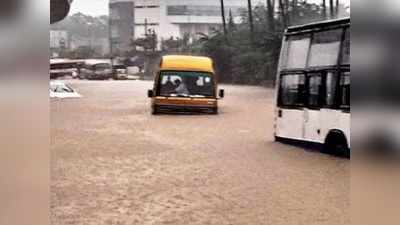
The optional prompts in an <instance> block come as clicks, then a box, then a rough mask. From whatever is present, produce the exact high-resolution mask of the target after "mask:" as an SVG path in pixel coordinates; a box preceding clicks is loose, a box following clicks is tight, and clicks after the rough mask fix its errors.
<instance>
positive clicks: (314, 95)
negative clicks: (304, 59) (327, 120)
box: [303, 72, 323, 142]
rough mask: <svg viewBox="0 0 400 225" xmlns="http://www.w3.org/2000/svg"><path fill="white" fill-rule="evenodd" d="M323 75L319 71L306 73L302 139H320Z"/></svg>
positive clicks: (317, 140)
mask: <svg viewBox="0 0 400 225" xmlns="http://www.w3.org/2000/svg"><path fill="white" fill-rule="evenodd" d="M322 91H323V77H322V73H321V72H316V73H308V74H307V94H306V107H305V108H304V118H303V121H304V139H305V140H307V141H313V142H320V141H321V118H320V117H321V107H322V104H323V98H322V96H323V95H322Z"/></svg>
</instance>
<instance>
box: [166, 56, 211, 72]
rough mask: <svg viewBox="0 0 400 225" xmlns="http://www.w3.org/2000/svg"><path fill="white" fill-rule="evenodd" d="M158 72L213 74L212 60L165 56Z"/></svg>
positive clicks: (198, 57) (199, 57) (196, 57)
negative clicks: (176, 71) (173, 71)
mask: <svg viewBox="0 0 400 225" xmlns="http://www.w3.org/2000/svg"><path fill="white" fill-rule="evenodd" d="M160 70H178V71H199V72H209V73H214V69H213V62H212V59H210V58H208V57H201V56H185V55H167V56H163V57H162V59H161V63H160Z"/></svg>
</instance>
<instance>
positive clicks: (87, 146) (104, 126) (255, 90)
mask: <svg viewBox="0 0 400 225" xmlns="http://www.w3.org/2000/svg"><path fill="white" fill-rule="evenodd" d="M70 85H71V86H72V87H74V88H75V89H76V90H77V91H78V92H79V93H80V94H82V95H83V98H80V99H61V100H56V99H52V100H51V154H52V160H51V193H52V196H51V219H52V224H53V225H64V224H85V225H101V224H108V225H113V224H115V225H117V224H118V225H124V224H126V225H133V224H138V225H150V224H151V225H158V224H160V225H161V224H172V225H192V224H193V225H196V224H213V225H225V224H226V225H243V224H249V225H261V224H272V225H280V224H282V225H292V224H296V225H297V224H304V225H312V224H315V225H324V224H329V225H331V224H332V225H334V224H335V225H336V224H349V223H350V216H349V214H350V212H349V211H350V198H349V193H350V179H349V178H350V161H349V160H348V159H343V158H338V157H334V156H329V155H325V154H321V153H319V152H315V151H310V150H306V149H302V148H298V147H293V146H289V145H285V144H280V143H275V142H273V121H274V120H273V90H271V89H266V88H261V87H253V86H229V85H227V86H223V88H224V89H225V92H226V97H225V98H224V99H223V100H222V101H221V102H220V107H221V108H220V114H219V115H157V116H153V115H151V113H150V100H149V99H147V98H146V94H147V93H146V91H147V89H149V88H150V87H151V86H152V83H151V82H146V81H71V84H70Z"/></svg>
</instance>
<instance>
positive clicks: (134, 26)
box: [110, 0, 247, 49]
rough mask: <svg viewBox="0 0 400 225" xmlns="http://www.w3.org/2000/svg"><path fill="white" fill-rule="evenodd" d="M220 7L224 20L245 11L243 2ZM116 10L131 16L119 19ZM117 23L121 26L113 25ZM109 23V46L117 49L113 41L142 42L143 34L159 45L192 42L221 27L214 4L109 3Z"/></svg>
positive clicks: (231, 0) (192, 0)
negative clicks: (168, 41) (170, 41)
mask: <svg viewBox="0 0 400 225" xmlns="http://www.w3.org/2000/svg"><path fill="white" fill-rule="evenodd" d="M121 2H125V3H126V5H125V6H122V3H121ZM128 2H129V6H128ZM224 3H225V14H226V19H228V16H229V14H230V12H231V13H232V15H233V16H234V17H237V16H239V12H240V9H246V7H247V1H243V0H225V1H224ZM117 5H121V6H117ZM132 7H133V10H131V8H132ZM116 8H124V9H123V10H126V11H129V12H131V14H129V15H127V16H122V14H123V13H122V11H123V10H122V9H118V10H117V9H116ZM127 14H128V13H127ZM118 20H120V21H124V22H117V21H118ZM110 21H111V22H110V24H111V26H110V27H111V28H110V33H111V35H110V36H111V39H112V41H113V42H112V43H113V46H117V41H116V40H117V39H118V40H119V42H118V43H119V44H120V43H128V40H129V42H131V40H132V39H137V38H143V37H145V34H146V33H148V32H151V33H152V32H153V31H154V32H155V34H156V35H157V38H158V42H159V43H160V42H161V41H162V40H166V39H170V38H171V37H172V38H183V37H184V36H185V35H186V36H188V37H189V38H190V40H193V39H196V38H197V37H198V34H199V33H203V34H207V35H208V34H210V33H211V32H212V31H213V29H221V27H222V19H221V6H220V1H218V0H201V1H199V0H110ZM129 22H130V23H131V24H130V25H129ZM117 23H120V24H121V25H120V26H121V27H122V24H123V26H124V27H125V28H124V30H125V31H126V33H124V35H122V34H121V33H120V31H119V30H122V29H121V28H119V27H118V26H117V25H115V24H117ZM117 30H118V31H117ZM129 35H131V37H130V38H128V36H129ZM132 37H133V38H132ZM125 47H126V45H125ZM115 48H117V47H115ZM120 49H121V48H120Z"/></svg>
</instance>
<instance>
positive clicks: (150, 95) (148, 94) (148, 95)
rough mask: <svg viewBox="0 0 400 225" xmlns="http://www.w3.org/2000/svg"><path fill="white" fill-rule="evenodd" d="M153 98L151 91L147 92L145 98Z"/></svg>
mask: <svg viewBox="0 0 400 225" xmlns="http://www.w3.org/2000/svg"><path fill="white" fill-rule="evenodd" d="M153 96H154V93H153V90H148V91H147V97H149V98H152V97H153Z"/></svg>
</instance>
